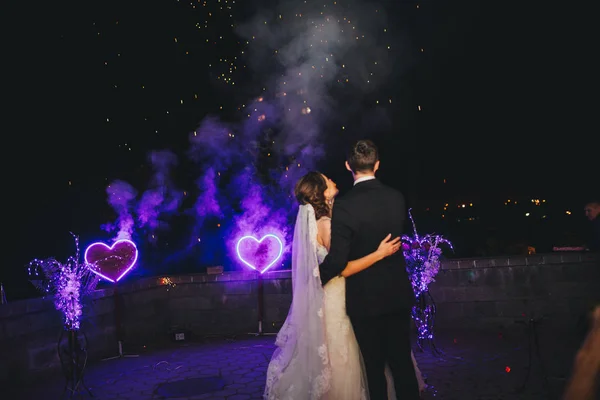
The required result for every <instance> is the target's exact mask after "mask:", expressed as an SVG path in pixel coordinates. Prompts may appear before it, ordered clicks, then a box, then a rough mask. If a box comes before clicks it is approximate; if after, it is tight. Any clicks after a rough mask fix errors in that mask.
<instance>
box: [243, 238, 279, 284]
mask: <svg viewBox="0 0 600 400" xmlns="http://www.w3.org/2000/svg"><path fill="white" fill-rule="evenodd" d="M235 249H236V252H237V256H238V258H239V259H240V261H241V262H243V263H244V264H246V265H247V266H248V267H250V268H252V269H254V270H256V271H259V272H260V273H261V274H262V273H264V272H265V271H266V270H268V269H269V268H271V267H272V266H273V265H274V264H275V263H276V262H277V260H279V259H280V258H281V255H282V254H283V242H282V241H281V239H279V238H278V237H277V236H275V235H273V234H268V235H265V236H263V237H262V238H261V239H260V240H259V239H257V238H255V237H254V236H250V235H249V236H244V237H242V238H240V239H239V240H238V242H237V245H236V247H235Z"/></svg>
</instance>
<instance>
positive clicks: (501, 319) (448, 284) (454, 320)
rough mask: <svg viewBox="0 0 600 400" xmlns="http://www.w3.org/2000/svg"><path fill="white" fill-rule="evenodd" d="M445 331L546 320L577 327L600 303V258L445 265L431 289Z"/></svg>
mask: <svg viewBox="0 0 600 400" xmlns="http://www.w3.org/2000/svg"><path fill="white" fill-rule="evenodd" d="M430 291H431V294H432V296H433V298H434V299H435V301H436V303H437V322H438V325H439V326H440V327H444V326H463V327H464V326H468V327H473V328H475V327H478V326H481V327H486V328H487V327H490V326H508V325H510V324H514V323H515V322H517V323H518V322H519V321H524V320H529V319H530V318H534V319H536V320H538V319H543V320H544V321H546V322H547V323H551V324H552V325H554V326H555V327H564V328H567V329H568V328H569V327H570V326H574V325H575V324H577V323H578V322H579V321H580V320H581V318H582V317H583V316H584V315H585V313H586V312H588V311H589V310H590V308H591V307H592V306H593V305H595V304H599V303H600V257H599V256H598V255H597V254H596V255H594V254H586V253H562V254H561V253H554V254H545V255H544V254H542V255H533V256H527V257H500V258H498V257H496V258H485V259H463V260H452V261H447V262H445V263H444V265H443V269H442V270H441V271H440V273H439V274H438V276H437V277H436V282H435V283H433V284H432V285H431V290H430Z"/></svg>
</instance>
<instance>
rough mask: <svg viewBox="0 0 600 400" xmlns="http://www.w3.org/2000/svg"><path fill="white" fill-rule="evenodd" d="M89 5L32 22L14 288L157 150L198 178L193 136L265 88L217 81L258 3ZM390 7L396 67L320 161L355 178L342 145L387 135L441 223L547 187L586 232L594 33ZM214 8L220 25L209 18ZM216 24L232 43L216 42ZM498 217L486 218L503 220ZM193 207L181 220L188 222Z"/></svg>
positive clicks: (391, 158)
mask: <svg viewBox="0 0 600 400" xmlns="http://www.w3.org/2000/svg"><path fill="white" fill-rule="evenodd" d="M275 3H279V2H275ZM358 3H359V2H358V1H357V2H356V4H358ZM74 4H75V3H73V4H71V3H65V4H59V5H57V4H46V5H42V6H40V9H38V10H37V11H36V13H35V14H32V13H31V12H29V13H28V14H27V17H26V18H25V19H24V23H23V24H22V25H21V26H20V27H19V28H18V29H15V34H16V35H17V36H18V38H17V39H14V43H13V44H14V45H15V47H16V50H17V52H16V53H15V54H16V55H17V57H16V58H17V59H18V63H14V71H13V74H12V75H13V77H14V78H16V79H14V80H11V82H10V83H9V90H11V89H14V95H13V96H12V98H13V106H12V107H13V112H11V115H9V118H10V117H13V118H14V119H15V120H16V121H17V124H16V125H15V126H18V127H20V128H19V130H20V131H21V130H22V131H23V132H20V131H16V132H11V133H10V136H11V137H14V136H16V140H17V143H18V144H17V145H16V146H14V148H13V146H12V145H9V148H10V149H11V152H12V150H13V149H14V150H16V152H17V154H16V157H18V159H19V160H20V163H19V164H18V166H17V168H16V171H14V170H11V169H9V170H8V174H7V175H8V176H9V182H8V183H13V182H14V185H12V184H9V185H7V186H8V187H9V188H13V189H15V190H14V191H15V194H14V198H10V199H9V201H10V202H12V203H15V204H14V207H12V208H11V211H9V212H10V213H11V214H14V215H13V216H11V217H12V218H11V219H10V222H9V229H10V228H12V227H13V226H14V227H15V228H16V229H17V231H18V232H19V235H17V240H16V242H17V246H16V249H11V250H10V252H11V257H9V261H8V264H9V266H8V267H5V268H4V269H3V270H2V273H1V275H0V280H1V281H4V282H5V286H8V285H9V284H10V283H9V282H10V281H11V280H12V279H13V278H15V277H19V278H18V279H22V271H21V270H22V268H23V267H22V265H23V264H24V263H26V262H27V261H29V260H30V259H33V258H35V257H48V256H52V255H55V256H56V257H58V258H62V257H64V256H66V255H69V254H71V253H70V251H71V250H70V249H71V238H70V235H69V234H68V232H69V231H74V232H75V233H76V234H79V235H81V237H82V242H84V243H87V242H90V241H93V240H95V239H100V238H102V239H109V236H110V235H108V234H106V233H105V232H103V231H102V229H101V225H102V224H104V223H107V222H110V221H111V220H114V212H113V211H112V210H111V208H110V206H109V205H108V203H107V201H106V192H105V188H106V186H107V185H108V184H109V183H110V182H111V181H113V180H115V179H119V180H124V181H127V182H129V183H131V184H132V185H133V186H134V187H136V188H137V189H138V191H139V192H140V193H141V192H143V191H144V190H145V188H146V187H147V185H148V180H149V179H150V177H151V175H152V172H151V170H150V167H149V165H148V161H147V160H148V158H147V157H148V156H147V155H148V153H149V152H150V151H152V150H163V149H170V150H172V151H174V152H175V153H176V154H177V155H178V156H179V159H180V165H179V166H178V167H177V169H176V173H174V176H173V180H174V181H175V182H176V183H177V185H178V186H179V187H180V188H181V189H184V190H189V191H191V192H194V191H197V189H195V185H194V181H195V180H196V178H197V174H196V171H195V169H194V168H195V167H194V166H193V164H192V163H190V162H189V161H186V155H187V153H188V151H189V150H188V149H189V139H188V136H189V133H190V132H192V131H193V130H194V129H196V128H197V127H198V125H199V124H200V122H201V121H202V120H203V119H204V118H205V117H206V116H208V115H217V116H219V117H220V118H222V119H223V120H226V121H239V120H240V118H241V112H239V111H237V107H239V106H240V105H241V104H246V103H247V102H248V101H249V100H251V99H252V98H256V97H257V96H259V95H260V94H261V92H260V87H261V82H256V81H255V79H254V78H255V76H254V75H253V73H251V72H249V71H250V69H249V68H248V69H246V68H242V67H241V66H240V68H239V71H238V70H235V71H234V72H235V73H234V74H233V75H232V76H235V77H237V78H239V79H240V82H239V83H238V85H236V86H231V85H230V84H223V82H222V80H218V79H216V78H217V77H218V76H219V74H220V73H221V72H223V71H225V72H227V69H223V68H224V66H223V65H224V64H223V62H221V61H220V60H223V59H224V58H227V57H231V55H232V54H233V55H235V54H238V53H239V51H240V49H242V48H243V45H242V44H241V43H240V42H241V40H240V38H239V37H238V36H236V32H234V31H233V29H232V28H231V23H232V21H234V22H235V23H239V22H243V21H247V20H248V17H249V16H250V15H253V14H254V13H255V12H256V9H255V8H254V7H255V5H254V3H253V5H252V6H250V5H249V4H246V5H241V4H234V3H231V6H232V9H231V10H228V11H227V12H226V13H221V12H220V11H219V10H218V7H217V6H215V5H213V4H209V5H208V6H207V7H204V8H207V9H206V10H202V9H201V8H200V7H198V8H196V9H192V8H191V7H190V6H189V5H186V4H183V3H180V2H165V3H162V4H144V5H142V4H127V5H123V3H120V2H112V1H109V2H104V3H102V4H101V5H98V6H92V5H88V6H81V5H80V4H78V5H77V10H80V11H81V14H80V15H79V16H78V17H77V18H70V17H69V16H70V15H73V13H72V12H73V8H72V7H73V6H74ZM223 4H225V3H223ZM228 4H229V3H228ZM364 4H365V7H367V6H369V7H370V5H369V4H368V3H364ZM383 4H384V8H385V9H386V10H387V13H388V19H389V25H388V26H389V28H390V29H389V34H390V35H391V36H390V39H389V40H390V43H391V44H392V45H393V48H394V49H395V48H396V47H398V48H400V49H401V50H402V52H400V53H394V55H393V56H392V57H393V58H394V61H395V64H393V66H394V68H392V71H391V72H390V74H389V81H386V84H384V85H382V86H381V87H380V88H379V89H378V90H377V91H374V92H371V93H368V94H365V95H364V98H361V99H360V102H362V103H360V102H358V101H357V102H356V104H363V105H362V106H361V107H363V108H361V110H364V113H360V112H358V113H356V112H354V111H353V110H349V111H347V110H344V103H343V101H342V100H340V101H339V104H337V107H336V108H335V109H336V111H338V112H339V115H336V119H335V124H334V123H333V122H332V123H331V125H328V126H326V127H324V128H323V130H324V131H325V132H326V134H322V135H321V139H322V140H321V143H322V144H323V145H324V146H325V148H326V154H327V155H326V157H324V158H323V159H322V160H321V161H320V162H318V164H317V165H318V169H319V170H321V171H323V172H325V173H327V174H328V175H330V176H331V177H332V178H334V179H335V180H336V181H337V182H338V185H339V186H340V188H341V189H342V191H344V190H347V189H349V188H350V187H351V179H350V176H349V175H348V173H347V171H345V170H344V168H343V157H344V155H343V151H342V150H341V149H342V147H341V146H342V145H343V144H346V143H348V142H349V141H351V140H352V139H355V138H358V137H370V138H373V139H374V140H375V141H376V143H377V144H378V145H379V147H380V149H381V159H382V168H381V171H380V173H379V177H380V178H381V179H382V180H383V181H384V182H386V183H387V184H389V185H391V186H394V187H396V188H398V189H400V190H402V191H403V193H404V194H405V196H406V197H407V201H408V204H409V205H410V206H411V207H414V209H415V215H416V216H417V215H418V216H419V218H423V219H427V221H423V226H424V227H426V228H427V229H434V230H436V231H437V230H448V229H450V228H448V227H447V226H446V222H442V221H439V220H436V219H435V218H430V217H427V214H426V212H427V211H426V209H427V208H432V207H435V205H436V204H437V205H441V204H442V203H444V204H445V203H446V202H455V203H459V202H473V203H476V204H478V205H480V204H481V205H484V206H485V208H486V209H488V210H492V211H486V213H487V215H490V216H491V217H494V216H495V215H494V213H495V211H493V210H495V207H498V210H500V209H502V207H504V206H503V202H504V201H505V200H506V199H509V198H511V199H512V198H514V199H516V198H519V199H523V201H525V200H527V201H528V200H530V199H547V200H548V204H549V206H550V205H551V206H552V207H553V208H554V209H555V211H553V212H554V213H555V214H556V215H557V216H558V215H559V214H561V213H564V212H565V211H567V210H570V211H572V213H573V214H572V215H571V216H570V220H564V218H566V217H564V216H563V215H562V214H561V216H560V219H561V221H563V222H561V226H563V225H564V226H565V228H564V229H567V230H581V229H583V224H584V223H585V219H584V217H583V213H582V209H583V206H584V204H585V203H586V202H587V201H590V200H593V199H594V198H597V197H598V194H599V190H598V185H597V182H596V181H597V175H598V173H597V171H598V167H597V163H598V161H597V160H598V150H597V145H595V144H594V141H593V139H592V136H593V135H592V134H589V133H587V132H588V129H589V128H587V125H586V123H587V122H588V120H589V119H590V117H589V116H588V114H587V112H588V111H589V110H588V109H587V108H589V107H588V106H587V103H585V102H582V101H581V100H580V96H579V95H578V89H577V88H578V87H580V86H581V84H582V83H583V82H584V80H585V76H586V75H585V71H586V68H585V67H579V66H578V65H577V60H578V59H577V58H575V56H574V54H577V52H578V51H579V50H580V49H582V48H585V45H584V42H583V41H582V40H581V37H580V33H581V32H579V31H577V30H571V31H569V32H567V33H565V32H560V33H558V34H557V33H556V32H555V31H554V27H553V26H550V24H548V26H545V25H544V24H545V22H544V21H540V20H539V18H534V17H533V16H534V15H537V13H536V11H537V10H533V9H529V8H527V6H526V5H525V6H523V5H520V6H519V7H518V8H519V13H516V12H515V10H514V7H513V6H510V5H507V4H505V3H500V2H497V3H486V4H480V2H474V1H463V2H459V3H451V4H449V3H447V2H423V3H420V2H417V1H402V2H383ZM417 5H418V7H417ZM211 7H216V8H215V9H212V8H211ZM532 7H533V6H532ZM367 8H368V7H367ZM209 11H210V12H212V13H213V14H214V18H213V19H211V20H210V21H211V22H212V21H214V24H209V26H208V28H202V29H198V28H197V27H196V23H198V22H199V21H200V22H202V21H205V20H209V19H208V17H207V16H206V14H202V13H206V12H209ZM546 11H547V12H554V11H556V12H557V13H558V12H561V13H562V12H563V11H562V10H546ZM229 15H232V17H231V18H230V17H229ZM557 15H558V14H557ZM211 18H212V17H211ZM563 18H566V16H564V17H563ZM532 24H535V29H534V28H532ZM582 29H583V28H582ZM387 33H388V32H386V34H387ZM203 35H204V36H203ZM206 35H208V36H206ZM561 35H562V38H561V40H557V39H558V38H557V36H561ZM205 37H207V38H208V39H209V41H219V46H216V47H214V46H213V47H207V46H205V45H204V43H205V42H203V38H205ZM421 49H423V51H421ZM557 54H560V55H561V57H559V61H557V56H556V55H557ZM240 57H241V56H240ZM582 57H585V56H582ZM240 59H241V58H240ZM566 59H570V60H571V62H567V61H566ZM581 62H582V63H583V65H587V63H585V62H584V61H583V60H582V61H581ZM207 64H211V66H212V67H208V66H207ZM219 68H221V69H219ZM237 78H236V79H237ZM142 86H143V88H142ZM386 99H392V101H391V103H389V102H388V103H387V105H386V106H385V107H383V106H379V105H378V106H377V107H375V106H373V104H374V101H376V100H377V101H380V102H381V103H385V101H386ZM221 107H222V109H221ZM167 111H168V112H169V113H168V114H167ZM345 111H347V112H345ZM590 115H591V114H590ZM107 118H108V120H109V121H107ZM340 121H341V122H342V124H343V126H344V127H345V128H346V129H344V130H340V127H339V126H340V125H339V124H337V123H338V122H340ZM157 131H158V132H157ZM8 156H9V157H10V156H12V155H11V154H9V155H8ZM13 157H14V156H13ZM444 180H445V183H444ZM497 215H502V214H501V211H498V214H497ZM497 215H496V217H497ZM515 215H516V214H515ZM491 217H490V218H487V217H486V219H484V220H482V221H481V222H480V223H481V224H488V225H489V226H491V227H493V226H496V225H497V222H496V221H495V220H496V219H498V218H491ZM177 218H179V217H177ZM177 218H176V219H177ZM185 218H186V217H185V216H184V217H180V218H179V219H180V220H181V221H179V222H177V221H175V222H174V224H173V226H185V221H183V220H185ZM491 220H494V222H491ZM182 221H183V222H182ZM565 221H566V222H565ZM511 223H513V224H517V223H519V224H523V225H520V227H518V228H517V227H514V228H516V230H526V229H525V228H522V227H523V226H528V225H527V224H530V222H529V220H526V219H524V220H520V219H515V220H514V221H511ZM407 228H408V227H407ZM561 229H563V228H560V229H559V228H557V230H558V231H560V230H561ZM564 229H563V230H564ZM482 231H484V232H485V231H487V227H483V228H482ZM448 232H449V233H452V229H450V230H448ZM529 234H531V235H533V233H529ZM580 234H581V235H583V233H580ZM173 235H175V236H177V234H176V233H173ZM557 235H558V234H557ZM166 236H167V237H169V234H166ZM179 236H181V234H180V235H179ZM517 236H520V234H519V235H517ZM449 239H450V240H453V238H452V237H449ZM556 240H557V241H559V239H558V238H557V239H556ZM160 246H162V245H160V244H159V247H160ZM54 249H55V250H54ZM15 279H17V278H15ZM19 286H20V285H19Z"/></svg>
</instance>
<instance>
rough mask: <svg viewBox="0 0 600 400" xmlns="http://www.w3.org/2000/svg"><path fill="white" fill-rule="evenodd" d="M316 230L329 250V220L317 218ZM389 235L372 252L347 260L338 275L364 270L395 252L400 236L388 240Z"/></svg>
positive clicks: (347, 274)
mask: <svg viewBox="0 0 600 400" xmlns="http://www.w3.org/2000/svg"><path fill="white" fill-rule="evenodd" d="M317 232H318V236H317V240H318V241H319V243H321V244H322V245H323V246H325V247H326V248H327V251H329V248H330V246H331V220H330V219H325V218H321V219H319V220H318V221H317ZM391 237H392V236H391V235H387V236H386V237H385V239H383V240H382V241H381V243H380V244H379V247H378V248H377V250H375V251H374V252H372V253H370V254H367V255H366V256H364V257H362V258H359V259H358V260H352V261H349V262H348V264H346V268H344V270H343V271H342V272H341V273H340V275H341V276H343V277H344V278H347V277H349V276H351V275H354V274H357V273H359V272H361V271H364V270H365V269H367V268H369V267H370V266H372V265H373V264H375V263H376V262H377V261H381V260H383V259H384V258H386V257H388V256H391V255H392V254H394V253H396V252H397V251H398V250H399V249H400V238H396V239H394V240H390V239H391Z"/></svg>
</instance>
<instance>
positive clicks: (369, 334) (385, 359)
mask: <svg viewBox="0 0 600 400" xmlns="http://www.w3.org/2000/svg"><path fill="white" fill-rule="evenodd" d="M350 320H351V321H352V326H353V328H354V333H355V335H356V340H357V341H358V345H359V346H360V350H361V353H362V356H363V360H364V362H365V369H366V372H367V379H368V384H369V393H370V397H371V400H387V383H386V379H385V365H386V364H388V365H389V366H390V369H391V371H392V376H393V377H394V386H395V388H396V397H397V398H398V399H401V400H418V399H419V384H418V382H417V377H416V375H415V368H414V366H413V363H412V358H411V355H410V352H411V348H410V311H409V310H405V311H403V312H399V313H393V314H387V315H378V316H364V317H354V318H353V317H350Z"/></svg>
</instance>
